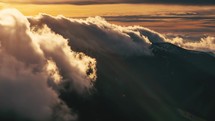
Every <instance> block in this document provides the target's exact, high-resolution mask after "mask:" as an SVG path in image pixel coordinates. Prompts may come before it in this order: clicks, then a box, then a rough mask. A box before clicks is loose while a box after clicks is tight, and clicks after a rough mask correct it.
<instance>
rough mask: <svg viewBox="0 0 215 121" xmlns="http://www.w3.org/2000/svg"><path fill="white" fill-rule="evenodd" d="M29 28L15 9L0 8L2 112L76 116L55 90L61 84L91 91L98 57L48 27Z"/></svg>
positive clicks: (62, 119) (64, 119)
mask: <svg viewBox="0 0 215 121" xmlns="http://www.w3.org/2000/svg"><path fill="white" fill-rule="evenodd" d="M29 27H30V24H29V22H28V20H27V18H26V17H25V16H23V15H22V14H21V13H19V12H18V11H17V10H15V9H6V10H2V11H1V12H0V31H1V33H0V36H1V37H0V57H1V58H0V98H1V100H0V111H1V112H4V111H9V112H15V113H17V114H18V115H21V116H23V117H24V118H27V119H32V120H36V121H47V120H52V121H53V120H58V121H71V120H75V119H76V115H72V113H71V110H70V109H69V108H68V107H67V106H66V105H65V104H64V103H63V101H62V100H61V99H59V97H58V96H59V95H58V90H57V89H58V88H60V87H63V85H64V84H65V83H66V84H67V86H68V85H69V89H70V90H71V91H77V92H78V93H82V92H84V91H86V90H88V89H90V88H91V87H92V84H93V81H94V80H95V79H96V74H95V72H96V70H95V64H96V61H95V59H93V58H90V57H88V56H86V55H85V54H83V53H77V52H74V51H72V50H71V49H70V47H69V46H68V41H67V40H66V39H64V38H63V37H62V36H60V35H57V34H54V33H53V32H51V31H50V30H49V29H46V30H44V31H41V32H39V33H35V32H32V31H31V30H30V28H29ZM89 70H90V71H89ZM53 117H55V118H54V119H52V118H53Z"/></svg>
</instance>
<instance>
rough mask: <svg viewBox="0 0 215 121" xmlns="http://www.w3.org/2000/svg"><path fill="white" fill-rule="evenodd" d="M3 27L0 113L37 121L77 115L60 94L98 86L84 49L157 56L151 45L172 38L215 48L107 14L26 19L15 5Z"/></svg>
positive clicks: (66, 120) (208, 41)
mask: <svg viewBox="0 0 215 121" xmlns="http://www.w3.org/2000/svg"><path fill="white" fill-rule="evenodd" d="M0 31H1V33H0V57H1V58H0V99H1V100H0V112H4V111H13V112H15V113H17V114H18V115H21V116H23V117H25V118H27V119H31V120H36V121H49V120H50V121H55V120H56V121H72V120H76V119H77V114H74V113H72V109H70V108H69V107H68V106H67V105H66V104H65V103H64V102H63V101H62V100H61V99H60V98H59V93H60V90H67V91H73V92H76V93H77V94H80V95H81V94H82V93H84V92H86V91H88V90H90V89H91V88H92V87H93V83H94V82H95V80H96V78H97V76H96V60H95V59H94V58H92V57H89V56H87V55H86V54H84V53H83V52H87V53H90V52H97V53H100V54H104V55H106V54H113V55H116V56H117V57H118V56H120V57H128V56H133V55H138V56H154V55H153V53H152V51H151V48H150V47H151V45H153V44H156V43H166V42H170V43H173V44H176V45H178V46H180V47H183V48H185V49H192V50H198V51H209V52H214V50H215V46H214V37H207V38H204V39H201V41H195V42H190V41H185V40H182V39H181V38H175V39H167V38H165V36H164V35H162V34H160V33H157V32H155V31H152V30H150V29H147V28H144V27H141V26H130V27H123V26H118V25H114V24H110V23H108V22H107V21H106V20H105V19H103V18H101V17H94V18H92V17H91V18H87V19H86V20H83V19H71V18H65V17H63V16H57V17H54V16H50V15H47V14H41V15H38V16H35V17H28V18H26V17H25V16H23V15H22V14H21V13H20V12H19V11H17V10H15V9H6V10H2V11H1V12H0ZM208 45H210V46H209V47H208ZM74 50H75V51H74ZM65 87H66V88H65Z"/></svg>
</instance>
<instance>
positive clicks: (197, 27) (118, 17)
mask: <svg viewBox="0 0 215 121" xmlns="http://www.w3.org/2000/svg"><path fill="white" fill-rule="evenodd" d="M101 3H102V4H101ZM110 3H111V4H110ZM115 3H117V4H115ZM134 3H135V4H134ZM149 3H150V4H149ZM152 3H156V4H152ZM167 3H171V4H167ZM80 4H81V5H80ZM0 6H1V8H16V9H18V10H19V11H21V12H22V13H23V14H24V15H26V16H34V15H37V14H39V13H46V14H50V15H53V16H56V15H63V16H66V17H71V18H86V17H94V16H102V17H105V18H106V20H107V21H109V22H111V23H115V24H118V25H123V26H129V25H141V26H144V27H148V28H150V29H153V30H156V31H158V32H161V33H180V34H181V33H186V34H188V33H200V34H201V35H204V34H209V35H214V32H215V28H214V26H215V24H214V23H215V22H214V21H215V5H214V1H213V0H197V1H196V0H186V1H185V0H184V1H183V0H182V1H181V0H180V1H179V0H175V1H171V2H169V0H118V1H112V0H103V1H97V0H91V1H90V0H89V1H84V0H65V1H62V0H52V1H51V0H49V1H48V0H47V1H44V0H1V3H0ZM198 35H199V34H198Z"/></svg>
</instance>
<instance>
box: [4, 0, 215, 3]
mask: <svg viewBox="0 0 215 121" xmlns="http://www.w3.org/2000/svg"><path fill="white" fill-rule="evenodd" d="M1 1H2V2H28V3H29V1H28V0H1ZM30 3H71V4H103V3H168V4H169V3H173V4H174V3H175V4H215V2H214V1H213V0H102V1H100V0H49V1H48V0H31V1H30Z"/></svg>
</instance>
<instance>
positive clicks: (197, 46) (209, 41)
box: [165, 36, 215, 53]
mask: <svg viewBox="0 0 215 121" xmlns="http://www.w3.org/2000/svg"><path fill="white" fill-rule="evenodd" d="M165 41H166V42H170V43H172V44H175V45H178V46H179V47H182V48H185V49H189V50H197V51H205V52H213V53H215V37H212V36H207V37H203V38H200V39H199V40H189V39H188V40H187V39H184V38H183V37H175V38H172V39H166V40H165Z"/></svg>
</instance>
